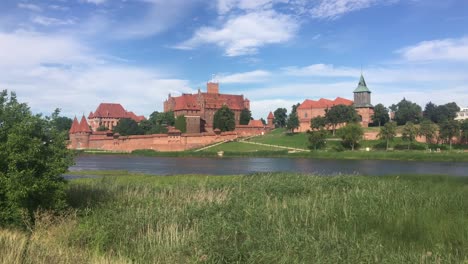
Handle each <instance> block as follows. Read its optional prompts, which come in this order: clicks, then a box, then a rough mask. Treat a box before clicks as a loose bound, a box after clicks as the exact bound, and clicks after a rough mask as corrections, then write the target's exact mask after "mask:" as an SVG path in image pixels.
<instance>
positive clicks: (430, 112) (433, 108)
mask: <svg viewBox="0 0 468 264" xmlns="http://www.w3.org/2000/svg"><path fill="white" fill-rule="evenodd" d="M423 117H424V118H426V119H428V120H431V121H432V122H434V123H437V105H435V104H434V103H432V102H429V103H427V104H426V106H425V107H424V111H423Z"/></svg>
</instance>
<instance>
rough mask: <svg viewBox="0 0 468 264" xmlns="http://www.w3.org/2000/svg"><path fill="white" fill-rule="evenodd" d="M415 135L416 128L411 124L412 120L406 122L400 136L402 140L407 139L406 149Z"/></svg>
mask: <svg viewBox="0 0 468 264" xmlns="http://www.w3.org/2000/svg"><path fill="white" fill-rule="evenodd" d="M417 135H418V128H417V127H416V126H415V125H414V124H413V122H407V123H406V125H405V126H404V127H403V131H402V133H401V138H402V139H403V140H404V141H408V150H409V149H410V147H411V144H412V143H413V141H414V140H415V139H416V136H417Z"/></svg>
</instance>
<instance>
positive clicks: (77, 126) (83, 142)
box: [68, 115, 92, 149]
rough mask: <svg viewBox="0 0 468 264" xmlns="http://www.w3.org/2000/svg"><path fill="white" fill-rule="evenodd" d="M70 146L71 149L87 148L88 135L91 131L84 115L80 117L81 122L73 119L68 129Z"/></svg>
mask: <svg viewBox="0 0 468 264" xmlns="http://www.w3.org/2000/svg"><path fill="white" fill-rule="evenodd" d="M68 133H69V134H70V141H71V144H70V147H71V148H72V149H87V148H89V136H90V135H91V133H92V131H91V129H90V128H89V124H88V122H87V121H86V118H85V116H84V115H83V117H82V118H81V122H79V123H78V119H76V117H75V119H74V120H73V123H72V126H71V128H70V131H69V132H68Z"/></svg>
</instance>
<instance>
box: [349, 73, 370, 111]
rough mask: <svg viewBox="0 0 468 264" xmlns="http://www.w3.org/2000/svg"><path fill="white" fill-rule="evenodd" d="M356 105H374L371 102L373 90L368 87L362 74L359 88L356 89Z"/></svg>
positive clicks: (358, 106)
mask: <svg viewBox="0 0 468 264" xmlns="http://www.w3.org/2000/svg"><path fill="white" fill-rule="evenodd" d="M353 93H354V107H356V108H360V107H373V106H372V104H371V91H370V90H369V88H367V84H366V81H365V80H364V76H362V74H361V79H360V80H359V84H358V86H357V88H356V89H355V90H354V92H353Z"/></svg>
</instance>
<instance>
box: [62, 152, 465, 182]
mask: <svg viewBox="0 0 468 264" xmlns="http://www.w3.org/2000/svg"><path fill="white" fill-rule="evenodd" d="M75 162H76V164H75V165H74V166H72V167H71V168H70V170H71V171H86V170H126V171H129V172H141V173H147V174H156V175H174V174H209V175H232V174H249V173H255V172H297V173H314V174H320V175H336V174H360V175H399V174H440V175H451V176H468V163H467V162H433V161H427V162H426V161H393V160H325V159H310V158H192V157H182V158H174V157H141V156H133V155H80V156H78V157H76V159H75ZM65 177H67V175H65ZM68 177H69V176H68Z"/></svg>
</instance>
